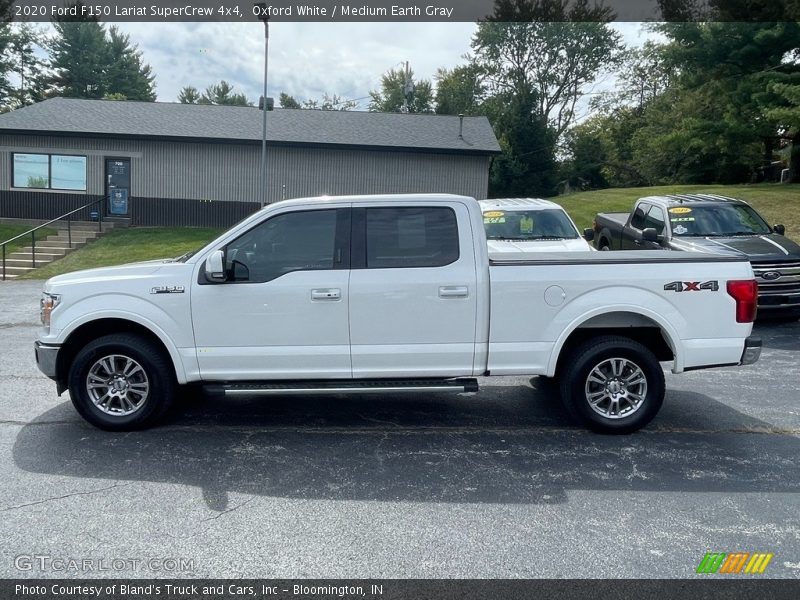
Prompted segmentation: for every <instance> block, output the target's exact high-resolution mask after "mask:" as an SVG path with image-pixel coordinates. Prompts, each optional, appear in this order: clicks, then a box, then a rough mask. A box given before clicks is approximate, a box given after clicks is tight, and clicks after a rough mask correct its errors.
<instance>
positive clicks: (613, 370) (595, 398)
mask: <svg viewBox="0 0 800 600" xmlns="http://www.w3.org/2000/svg"><path fill="white" fill-rule="evenodd" d="M584 390H585V395H586V401H587V402H588V403H589V406H590V407H591V408H592V410H593V411H594V412H596V413H597V414H599V415H601V416H603V417H605V418H606V419H622V418H624V417H628V416H630V415H632V414H633V413H635V412H636V411H637V410H639V409H640V408H641V407H642V405H643V404H644V399H645V397H646V396H647V377H645V374H644V371H642V369H641V368H640V367H639V365H637V364H636V363H634V362H633V361H630V360H628V359H627V358H609V359H606V360H604V361H603V362H601V363H599V364H598V365H596V366H595V367H594V368H593V369H592V370H591V371H590V372H589V376H588V377H587V378H586V386H585V388H584Z"/></svg>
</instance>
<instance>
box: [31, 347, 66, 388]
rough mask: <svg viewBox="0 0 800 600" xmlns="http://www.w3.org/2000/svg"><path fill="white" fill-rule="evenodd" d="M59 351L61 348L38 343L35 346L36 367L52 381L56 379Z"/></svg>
mask: <svg viewBox="0 0 800 600" xmlns="http://www.w3.org/2000/svg"><path fill="white" fill-rule="evenodd" d="M59 349H60V346H46V345H45V344H42V343H41V342H36V343H35V344H34V352H35V353H36V366H37V367H39V370H40V371H41V372H42V373H44V374H45V375H47V376H48V377H49V378H50V379H55V378H56V357H57V356H58V351H59Z"/></svg>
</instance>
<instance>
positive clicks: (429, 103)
mask: <svg viewBox="0 0 800 600" xmlns="http://www.w3.org/2000/svg"><path fill="white" fill-rule="evenodd" d="M369 95H370V98H371V99H370V101H369V110H370V111H373V112H403V110H404V109H407V111H408V112H410V113H432V112H433V108H434V100H433V87H432V86H431V82H430V81H429V80H427V79H420V80H419V81H414V71H412V70H411V69H407V70H396V69H389V70H388V71H387V72H386V73H384V74H383V76H382V77H381V89H380V90H374V91H371V92H370V93H369Z"/></svg>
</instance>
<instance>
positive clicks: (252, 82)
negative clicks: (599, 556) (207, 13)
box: [118, 23, 648, 110]
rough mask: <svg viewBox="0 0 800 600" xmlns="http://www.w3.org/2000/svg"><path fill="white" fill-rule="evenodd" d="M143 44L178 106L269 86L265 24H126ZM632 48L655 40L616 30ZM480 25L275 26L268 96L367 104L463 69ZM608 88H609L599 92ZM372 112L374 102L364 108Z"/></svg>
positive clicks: (634, 26) (630, 26)
mask: <svg viewBox="0 0 800 600" xmlns="http://www.w3.org/2000/svg"><path fill="white" fill-rule="evenodd" d="M118 25H119V27H120V28H121V29H122V30H124V31H125V32H127V33H129V34H130V36H131V40H132V41H134V42H136V43H138V44H139V48H140V49H141V50H142V51H143V53H144V58H145V61H146V62H148V63H149V64H150V65H151V66H152V67H153V70H154V72H155V73H156V84H157V92H158V99H159V100H160V101H164V102H174V101H175V100H176V98H177V95H178V92H179V90H180V89H181V88H182V87H183V86H185V85H193V86H195V87H196V88H198V89H200V90H202V89H204V88H205V87H206V86H207V85H209V84H210V83H214V82H217V81H219V80H220V79H226V80H227V81H229V82H230V83H232V84H233V85H234V86H235V87H236V88H237V90H239V91H243V92H244V93H245V94H246V95H247V96H248V98H250V99H251V100H253V101H256V100H257V99H258V97H259V96H260V95H261V86H262V85H263V84H262V81H263V68H264V67H263V52H264V50H263V48H264V46H263V42H264V37H263V25H261V23H241V24H239V23H119V24H118ZM613 27H615V28H616V29H617V30H619V31H620V32H621V33H622V34H623V37H624V40H625V43H626V44H627V45H629V46H634V45H641V44H642V43H644V41H645V40H646V39H647V36H648V33H647V32H646V31H645V30H644V29H643V27H642V24H640V23H616V24H614V25H613ZM474 30H475V24H474V23H401V24H398V23H272V24H271V25H270V52H269V95H270V96H273V97H274V98H276V100H277V97H278V94H279V93H280V92H287V93H288V94H291V95H293V96H295V97H297V98H298V99H301V100H302V99H307V98H319V97H321V96H322V94H323V93H325V92H327V93H329V94H333V93H335V94H338V95H340V96H342V97H343V98H347V99H351V98H362V97H364V96H367V95H368V93H369V91H370V90H373V89H377V87H378V84H379V81H380V77H381V75H382V74H383V73H384V72H385V71H386V70H388V69H390V68H392V67H396V66H399V65H400V63H401V62H403V61H406V60H408V61H409V62H410V64H411V68H412V69H413V70H414V72H415V76H416V77H417V78H431V77H432V76H433V74H434V73H435V72H436V69H437V68H439V67H453V66H455V65H458V64H460V63H462V62H463V60H462V58H461V57H462V56H463V55H464V54H465V53H466V52H468V51H469V42H470V39H471V37H472V33H473V32H474ZM600 85H601V87H605V85H607V82H606V84H602V83H601V84H600ZM360 104H361V105H360V108H361V109H362V110H364V109H366V106H367V101H366V100H361V101H360Z"/></svg>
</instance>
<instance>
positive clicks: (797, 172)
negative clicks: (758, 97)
mask: <svg viewBox="0 0 800 600" xmlns="http://www.w3.org/2000/svg"><path fill="white" fill-rule="evenodd" d="M792 79H793V80H794V83H773V84H772V91H773V92H775V93H776V94H778V95H779V96H781V97H782V98H784V99H785V100H786V105H785V106H780V107H774V108H770V109H768V110H767V115H768V116H769V117H770V118H771V119H773V120H775V122H777V123H778V124H779V130H780V131H781V133H782V137H783V139H784V140H786V141H788V144H789V145H788V152H789V178H790V181H792V182H795V183H800V81H797V79H796V78H792Z"/></svg>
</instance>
